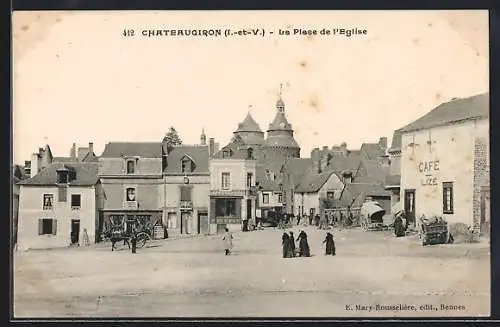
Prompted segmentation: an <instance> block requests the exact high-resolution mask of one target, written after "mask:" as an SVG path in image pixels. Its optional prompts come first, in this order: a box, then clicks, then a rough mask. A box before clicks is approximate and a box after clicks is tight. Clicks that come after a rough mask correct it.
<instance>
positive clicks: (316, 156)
mask: <svg viewBox="0 0 500 327" xmlns="http://www.w3.org/2000/svg"><path fill="white" fill-rule="evenodd" d="M311 159H312V173H315V174H319V173H320V172H321V166H320V161H321V153H320V150H319V148H314V149H313V150H312V151H311Z"/></svg>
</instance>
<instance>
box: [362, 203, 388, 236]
mask: <svg viewBox="0 0 500 327" xmlns="http://www.w3.org/2000/svg"><path fill="white" fill-rule="evenodd" d="M384 215H385V210H384V209H383V208H382V207H381V206H380V204H379V203H378V202H376V201H368V202H365V203H363V205H362V206H361V212H360V224H361V229H362V230H363V231H369V230H382V229H384V227H385V226H384Z"/></svg>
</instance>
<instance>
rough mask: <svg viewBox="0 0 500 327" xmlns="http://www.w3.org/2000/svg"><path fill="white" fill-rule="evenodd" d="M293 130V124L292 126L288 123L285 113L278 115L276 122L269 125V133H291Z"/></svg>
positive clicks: (275, 118)
mask: <svg viewBox="0 0 500 327" xmlns="http://www.w3.org/2000/svg"><path fill="white" fill-rule="evenodd" d="M291 130H292V124H290V123H289V122H288V120H287V119H286V116H285V113H284V112H278V113H276V116H275V117H274V120H273V121H272V123H271V124H269V128H268V129H267V131H268V132H269V131H291Z"/></svg>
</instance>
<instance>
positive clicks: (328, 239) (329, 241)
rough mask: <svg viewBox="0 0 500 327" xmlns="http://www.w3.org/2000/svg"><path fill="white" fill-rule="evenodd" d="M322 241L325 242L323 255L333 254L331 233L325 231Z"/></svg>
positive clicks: (333, 245) (333, 243)
mask: <svg viewBox="0 0 500 327" xmlns="http://www.w3.org/2000/svg"><path fill="white" fill-rule="evenodd" d="M323 243H326V249H325V255H335V241H334V240H333V234H332V233H330V232H327V233H326V237H325V240H324V241H323Z"/></svg>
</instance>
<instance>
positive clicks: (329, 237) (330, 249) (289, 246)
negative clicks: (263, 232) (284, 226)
mask: <svg viewBox="0 0 500 327" xmlns="http://www.w3.org/2000/svg"><path fill="white" fill-rule="evenodd" d="M296 241H298V242H299V248H298V252H297V251H296V247H295V242H296ZM323 244H326V249H325V255H335V241H334V240H333V234H332V233H330V232H327V233H326V238H325V240H324V241H323ZM281 246H282V247H283V258H294V257H296V256H297V255H298V256H299V257H310V256H311V249H310V248H309V243H308V242H307V234H306V233H305V232H304V231H300V233H299V236H298V237H297V239H295V238H294V235H293V232H290V233H286V232H284V233H283V236H282V237H281Z"/></svg>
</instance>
